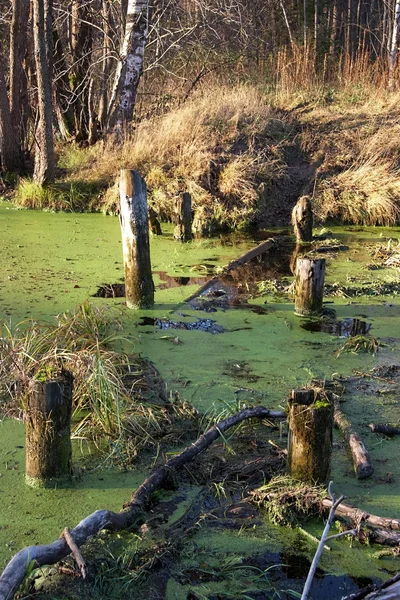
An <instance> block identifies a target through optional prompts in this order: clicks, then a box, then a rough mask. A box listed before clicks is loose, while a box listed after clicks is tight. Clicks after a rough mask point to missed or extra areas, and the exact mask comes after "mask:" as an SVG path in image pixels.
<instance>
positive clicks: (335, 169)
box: [0, 0, 400, 233]
mask: <svg viewBox="0 0 400 600" xmlns="http://www.w3.org/2000/svg"><path fill="white" fill-rule="evenodd" d="M1 15H2V16H1V20H0V36H1V41H2V44H1V56H0V61H1V62H0V132H1V135H0V155H1V166H2V177H3V179H2V186H3V193H5V194H11V195H12V197H13V198H14V199H15V201H16V202H17V203H19V204H20V205H22V206H28V207H33V208H50V209H56V210H58V209H64V210H78V211H81V210H99V209H102V210H105V211H108V212H115V211H117V193H116V188H115V185H114V184H115V179H116V176H117V174H118V172H119V169H120V168H137V169H139V170H140V172H141V174H142V175H143V176H144V177H145V178H146V181H147V186H148V191H149V201H150V205H151V206H152V207H153V208H154V210H155V211H156V213H157V214H158V216H159V217H161V218H162V219H163V218H164V219H170V218H171V217H172V212H173V201H174V198H175V197H176V196H177V194H179V193H180V192H181V191H189V192H190V193H191V195H192V199H193V206H194V208H195V210H196V214H197V229H198V232H199V233H209V232H210V231H212V230H213V229H215V228H221V227H228V228H232V227H248V226H251V225H256V226H264V225H266V224H278V223H279V224H281V223H283V222H287V220H288V215H289V213H290V208H291V207H292V206H293V204H294V202H295V201H296V200H297V198H298V197H299V196H300V195H302V194H304V193H307V194H310V195H312V197H313V202H314V209H315V212H316V214H317V216H318V217H319V218H320V219H321V220H322V221H324V220H326V219H329V218H333V219H339V220H342V221H345V222H350V223H368V224H393V223H396V222H397V221H398V219H399V210H400V179H399V177H398V156H399V143H398V140H399V139H400V136H399V133H400V131H399V128H400V125H399V124H398V110H397V107H398V92H397V88H398V83H399V76H398V43H399V30H400V2H399V0H334V1H329V2H328V1H326V0H312V1H310V0H268V1H264V0H159V1H157V0H154V1H151V0H122V1H113V2H110V1H107V0H89V1H88V0H72V1H69V2H64V1H61V2H53V0H32V1H30V0H12V1H11V2H9V1H4V0H2V2H1Z"/></svg>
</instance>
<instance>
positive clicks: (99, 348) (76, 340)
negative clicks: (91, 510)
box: [0, 301, 194, 459]
mask: <svg viewBox="0 0 400 600" xmlns="http://www.w3.org/2000/svg"><path fill="white" fill-rule="evenodd" d="M122 340H123V338H122V336H121V323H120V321H119V320H118V318H117V317H116V314H115V313H114V312H112V311H110V310H107V309H105V308H99V307H96V306H95V305H93V304H90V303H89V302H87V301H86V302H85V303H83V304H81V305H78V306H77V307H76V308H75V309H74V310H73V311H71V312H69V313H64V314H62V315H59V317H58V322H57V324H56V325H51V324H39V323H36V322H32V321H29V322H28V321H26V322H22V323H20V324H18V325H17V326H16V327H14V328H11V327H10V326H9V325H7V324H6V323H2V324H0V391H1V392H2V396H6V397H7V399H6V400H5V401H3V404H2V405H1V406H0V408H1V409H2V412H7V411H8V412H14V413H15V412H16V411H18V410H23V408H24V405H25V403H26V399H27V396H26V394H27V390H28V386H29V381H30V380H31V379H32V378H37V377H39V378H43V376H47V375H48V374H54V373H57V372H60V371H61V370H63V369H65V370H67V371H70V372H71V373H72V375H73V377H74V391H73V422H74V423H75V427H74V431H73V435H74V436H75V437H76V438H79V439H91V440H101V439H103V440H104V438H106V439H108V440H109V441H110V443H111V446H112V451H113V453H114V454H116V455H118V456H122V455H125V456H128V458H129V459H132V458H134V457H135V456H136V454H137V452H138V448H140V447H142V446H146V445H149V444H155V443H156V439H157V437H159V436H160V435H161V434H162V433H163V432H164V429H165V427H166V425H170V424H171V423H172V421H173V420H174V418H176V419H182V418H189V419H190V418H192V417H193V416H194V412H193V410H192V409H191V407H186V406H184V405H177V406H175V405H173V403H170V404H168V403H166V402H164V403H160V402H158V403H155V404H151V403H146V404H145V403H144V401H143V397H142V395H141V392H140V388H139V386H138V385H136V384H137V382H138V381H141V380H143V378H144V366H143V363H142V362H141V361H139V360H138V359H137V357H136V356H134V355H127V354H125V353H121V352H117V351H115V350H114V349H113V348H114V347H115V345H116V344H117V343H119V342H121V341H122ZM142 387H143V386H142ZM158 400H159V399H158Z"/></svg>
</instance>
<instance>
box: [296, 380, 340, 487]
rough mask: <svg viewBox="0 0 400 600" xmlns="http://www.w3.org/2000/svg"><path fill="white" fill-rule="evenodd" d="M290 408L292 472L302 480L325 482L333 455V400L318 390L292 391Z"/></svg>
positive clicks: (315, 482)
mask: <svg viewBox="0 0 400 600" xmlns="http://www.w3.org/2000/svg"><path fill="white" fill-rule="evenodd" d="M288 405H289V438H288V468H289V473H290V474H291V476H292V477H293V478H294V479H298V480H300V481H305V482H310V483H314V484H319V483H324V482H325V481H326V480H327V477H328V474H329V469H330V464H331V454H332V429H333V403H332V401H331V398H330V396H329V395H328V394H326V393H323V392H322V391H321V390H318V389H307V390H292V393H291V396H290V398H289V401H288Z"/></svg>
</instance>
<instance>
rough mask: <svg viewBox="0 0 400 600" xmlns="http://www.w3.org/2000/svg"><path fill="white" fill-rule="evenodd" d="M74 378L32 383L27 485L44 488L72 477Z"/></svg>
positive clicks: (66, 376) (67, 375)
mask: <svg viewBox="0 0 400 600" xmlns="http://www.w3.org/2000/svg"><path fill="white" fill-rule="evenodd" d="M72 385H73V382H72V375H71V373H69V372H67V371H63V372H62V373H61V374H60V375H59V376H57V378H56V379H54V380H45V381H41V380H39V379H33V380H32V381H31V382H30V384H29V389H28V393H27V401H26V408H25V412H24V420H25V427H26V471H25V473H26V483H28V485H31V486H37V487H45V486H46V485H48V484H49V485H54V483H55V482H57V480H64V479H67V478H69V477H70V476H71V469H72V466H71V459H72V446H71V413H72Z"/></svg>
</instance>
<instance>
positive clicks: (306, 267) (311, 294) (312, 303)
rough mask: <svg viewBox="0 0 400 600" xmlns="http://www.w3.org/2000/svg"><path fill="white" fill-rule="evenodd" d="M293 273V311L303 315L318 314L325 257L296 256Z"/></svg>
mask: <svg viewBox="0 0 400 600" xmlns="http://www.w3.org/2000/svg"><path fill="white" fill-rule="evenodd" d="M295 275H296V296H295V305H294V312H295V313H296V314H297V315H304V316H311V315H318V314H320V312H321V311H322V301H323V297H324V281H325V259H324V258H317V259H315V260H314V259H311V258H298V259H297V261H296V272H295Z"/></svg>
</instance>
